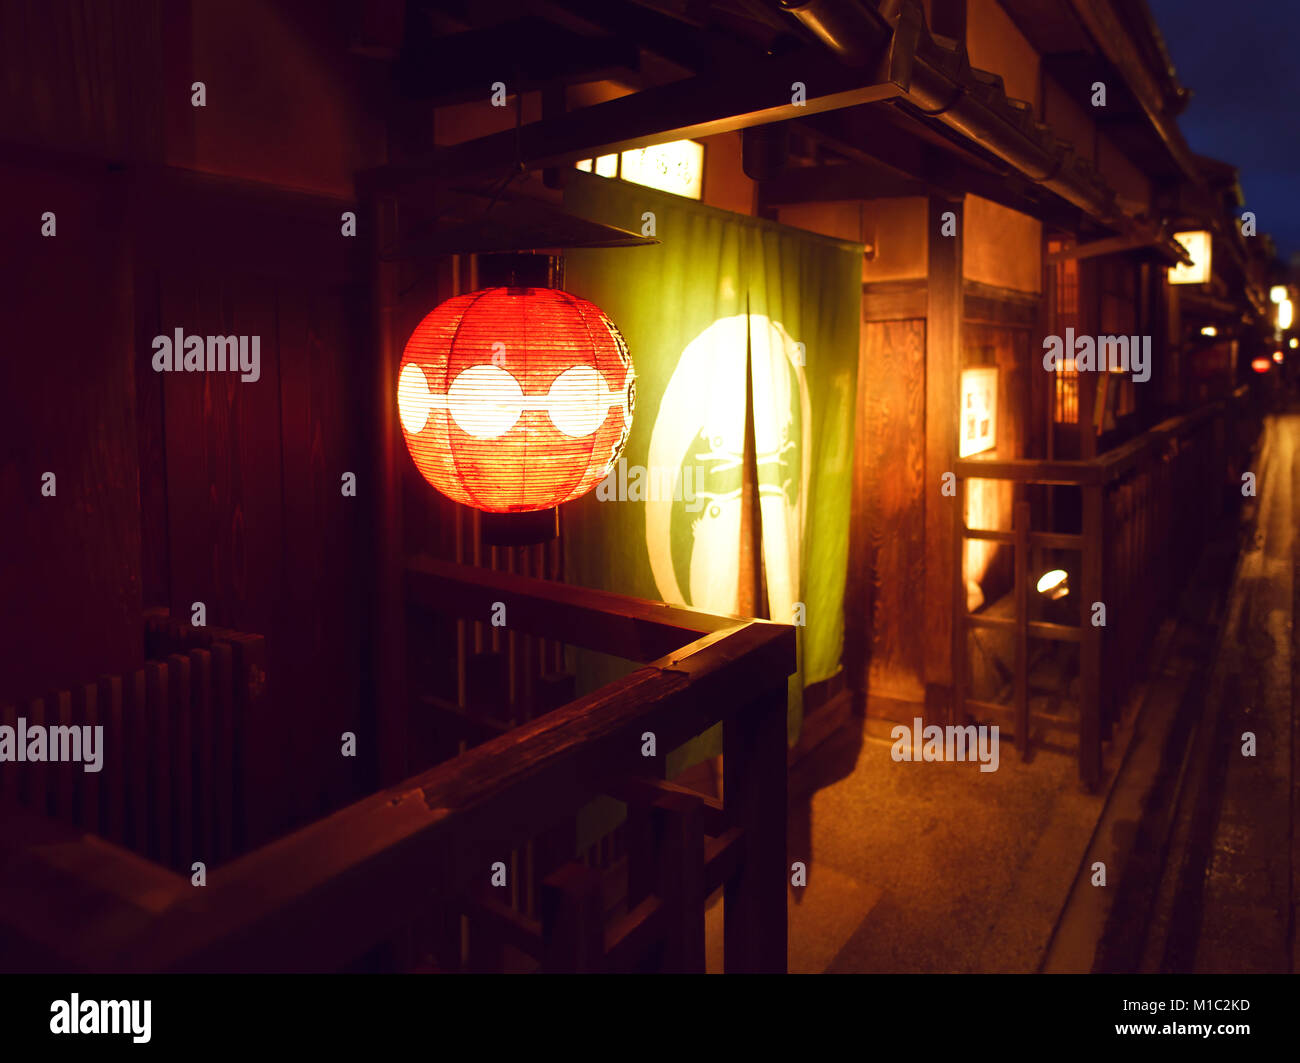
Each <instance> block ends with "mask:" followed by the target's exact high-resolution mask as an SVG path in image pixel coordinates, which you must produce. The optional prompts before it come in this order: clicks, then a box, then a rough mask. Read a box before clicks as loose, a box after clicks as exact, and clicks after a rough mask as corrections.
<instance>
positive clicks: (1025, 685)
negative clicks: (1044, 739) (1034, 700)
mask: <svg viewBox="0 0 1300 1063" xmlns="http://www.w3.org/2000/svg"><path fill="white" fill-rule="evenodd" d="M1012 530H1013V532H1014V534H1015V537H1016V543H1015V558H1014V562H1015V580H1016V582H1015V589H1016V674H1015V707H1016V745H1018V746H1019V747H1020V759H1021V760H1027V759H1028V758H1029V503H1028V502H1017V503H1016V510H1015V516H1014V524H1013V526H1012Z"/></svg>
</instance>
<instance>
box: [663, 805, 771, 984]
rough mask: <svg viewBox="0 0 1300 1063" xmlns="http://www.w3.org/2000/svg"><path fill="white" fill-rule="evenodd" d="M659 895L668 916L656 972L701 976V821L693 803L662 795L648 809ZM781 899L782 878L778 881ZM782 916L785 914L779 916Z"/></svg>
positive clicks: (702, 923) (702, 914) (702, 925)
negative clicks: (655, 851) (653, 832)
mask: <svg viewBox="0 0 1300 1063" xmlns="http://www.w3.org/2000/svg"><path fill="white" fill-rule="evenodd" d="M651 816H652V818H653V822H654V825H655V836H656V838H655V840H656V842H657V843H658V844H657V848H658V851H659V861H658V863H659V883H658V892H659V896H660V897H661V898H662V899H663V901H664V905H665V908H666V911H667V928H666V936H665V941H664V947H663V951H662V965H661V970H662V971H663V973H665V974H703V973H704V901H705V895H704V819H703V814H702V812H701V808H700V802H699V800H698V799H696V798H693V797H691V796H689V795H687V794H664V795H662V796H660V797H659V798H657V799H656V800H655V802H654V804H653V805H652V806H651ZM782 887H783V888H782V894H783V895H784V877H783V878H782ZM783 914H784V913H783Z"/></svg>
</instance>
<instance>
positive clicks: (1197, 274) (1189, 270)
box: [1169, 230, 1211, 284]
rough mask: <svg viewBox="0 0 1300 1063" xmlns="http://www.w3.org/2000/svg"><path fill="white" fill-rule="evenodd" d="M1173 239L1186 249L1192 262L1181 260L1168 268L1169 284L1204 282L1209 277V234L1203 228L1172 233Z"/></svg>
mask: <svg viewBox="0 0 1300 1063" xmlns="http://www.w3.org/2000/svg"><path fill="white" fill-rule="evenodd" d="M1174 239H1175V240H1177V241H1178V242H1179V243H1180V244H1182V245H1183V247H1185V248H1186V249H1187V253H1188V255H1190V256H1191V259H1192V264H1191V265H1190V266H1184V265H1183V264H1182V263H1181V262H1180V263H1179V264H1178V265H1176V266H1173V267H1171V268H1170V270H1169V283H1170V284H1204V283H1206V281H1208V280H1209V279H1210V247H1211V244H1210V234H1209V233H1208V232H1206V231H1204V230H1197V231H1195V232H1186V233H1174Z"/></svg>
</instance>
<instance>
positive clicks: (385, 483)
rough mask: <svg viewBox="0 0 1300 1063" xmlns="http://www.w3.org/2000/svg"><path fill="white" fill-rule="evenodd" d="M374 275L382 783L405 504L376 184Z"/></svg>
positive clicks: (391, 709) (371, 221) (391, 724)
mask: <svg viewBox="0 0 1300 1063" xmlns="http://www.w3.org/2000/svg"><path fill="white" fill-rule="evenodd" d="M365 217H366V219H367V222H368V225H367V229H368V234H367V237H368V239H369V240H370V241H371V243H370V244H369V255H370V261H371V262H372V263H373V268H372V276H371V315H372V316H371V328H372V330H373V331H372V343H373V352H374V363H373V367H372V370H371V383H372V386H373V388H374V391H373V392H372V395H371V399H372V403H373V405H372V407H371V417H370V420H369V424H370V427H369V431H370V435H371V441H372V446H373V448H374V450H373V457H374V462H373V468H374V472H373V475H374V477H375V482H376V485H377V489H376V492H375V507H374V541H373V544H372V545H373V548H374V554H373V558H374V565H375V595H374V600H373V607H374V622H373V625H372V628H371V630H372V632H373V635H372V640H373V641H372V643H371V647H370V649H371V655H372V659H373V661H374V669H375V670H374V673H373V674H374V676H375V680H374V685H373V688H372V690H371V695H372V697H373V699H374V701H373V706H374V715H373V719H374V726H375V729H376V736H375V738H376V746H377V753H378V762H377V764H376V765H375V766H376V768H377V771H378V778H379V782H380V784H381V785H387V784H389V783H393V782H396V781H397V780H399V779H402V778H404V777H405V776H406V773H407V767H408V765H407V758H406V747H407V743H406V727H407V713H408V711H409V705H408V703H407V694H406V661H405V659H404V657H405V654H404V652H403V651H404V649H405V646H406V641H405V634H404V631H403V627H404V620H405V612H404V610H403V605H402V584H401V579H402V571H401V566H402V559H403V555H404V550H403V544H402V509H401V494H402V492H401V481H400V477H399V466H398V456H399V455H398V446H399V440H400V438H401V436H400V434H399V429H398V424H397V402H396V395H397V362H398V355H397V351H396V349H395V348H394V340H393V319H394V316H395V314H396V311H397V304H398V290H397V272H396V270H397V267H396V265H395V264H394V263H391V262H384V261H382V260H381V259H380V255H381V253H382V252H383V251H384V250H385V249H387V248H389V247H391V246H392V244H393V241H394V240H395V238H396V236H397V221H396V217H397V209H396V207H395V205H394V204H393V203H392V202H391V201H390V200H387V199H384V198H382V197H381V196H379V195H377V194H376V193H374V192H373V191H370V190H367V192H366V213H365Z"/></svg>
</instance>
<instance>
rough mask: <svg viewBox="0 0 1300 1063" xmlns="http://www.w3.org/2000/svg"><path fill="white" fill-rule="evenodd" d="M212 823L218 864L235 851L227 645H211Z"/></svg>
mask: <svg viewBox="0 0 1300 1063" xmlns="http://www.w3.org/2000/svg"><path fill="white" fill-rule="evenodd" d="M211 653H212V726H213V752H214V754H215V760H214V763H213V768H212V772H213V777H214V781H213V787H212V791H211V799H210V800H211V806H210V807H211V809H212V822H213V828H214V831H213V851H212V859H213V861H214V862H215V863H221V862H222V861H224V860H227V859H229V858H230V856H231V855H232V854H233V853H234V851H235V707H234V698H235V692H234V681H235V676H234V650H233V649H232V648H231V646H230V643H228V642H214V643H213V644H212V649H211Z"/></svg>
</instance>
